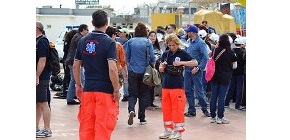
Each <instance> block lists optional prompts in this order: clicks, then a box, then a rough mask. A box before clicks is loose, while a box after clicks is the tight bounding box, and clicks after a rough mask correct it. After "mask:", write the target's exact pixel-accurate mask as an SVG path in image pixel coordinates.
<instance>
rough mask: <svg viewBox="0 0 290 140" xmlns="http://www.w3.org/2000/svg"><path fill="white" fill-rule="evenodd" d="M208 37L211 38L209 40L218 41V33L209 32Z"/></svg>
mask: <svg viewBox="0 0 290 140" xmlns="http://www.w3.org/2000/svg"><path fill="white" fill-rule="evenodd" d="M209 39H210V40H211V41H214V42H215V41H218V40H219V35H217V34H215V33H211V34H210V35H209Z"/></svg>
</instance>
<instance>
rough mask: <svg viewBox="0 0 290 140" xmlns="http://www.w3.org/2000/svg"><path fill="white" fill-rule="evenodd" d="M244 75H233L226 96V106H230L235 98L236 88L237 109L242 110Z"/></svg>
mask: <svg viewBox="0 0 290 140" xmlns="http://www.w3.org/2000/svg"><path fill="white" fill-rule="evenodd" d="M243 82H244V75H233V77H232V79H231V83H230V87H229V91H228V94H227V96H226V100H225V105H226V106H229V104H230V100H231V97H232V96H233V93H234V90H235V88H236V91H237V92H236V103H235V108H236V109H238V108H240V105H241V101H242V91H243Z"/></svg>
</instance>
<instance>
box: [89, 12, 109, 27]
mask: <svg viewBox="0 0 290 140" xmlns="http://www.w3.org/2000/svg"><path fill="white" fill-rule="evenodd" d="M92 18H93V21H92V24H93V26H95V27H97V28H100V27H103V26H105V25H106V24H107V23H108V14H107V13H106V12H105V11H104V10H97V11H95V12H94V13H93V14H92Z"/></svg>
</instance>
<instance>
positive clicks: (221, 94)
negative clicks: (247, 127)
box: [209, 81, 229, 118]
mask: <svg viewBox="0 0 290 140" xmlns="http://www.w3.org/2000/svg"><path fill="white" fill-rule="evenodd" d="M228 88H229V85H223V84H217V83H216V82H214V81H211V89H212V92H211V96H210V103H209V105H210V116H211V117H212V118H214V117H216V107H217V105H218V111H217V115H218V117H219V118H223V117H224V112H225V107H224V106H225V98H226V95H227V91H228Z"/></svg>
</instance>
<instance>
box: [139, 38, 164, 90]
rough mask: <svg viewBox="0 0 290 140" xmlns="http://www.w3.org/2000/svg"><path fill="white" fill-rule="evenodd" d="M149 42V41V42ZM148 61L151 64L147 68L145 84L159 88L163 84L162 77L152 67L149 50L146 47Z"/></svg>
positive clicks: (144, 77)
mask: <svg viewBox="0 0 290 140" xmlns="http://www.w3.org/2000/svg"><path fill="white" fill-rule="evenodd" d="M148 41H149V40H148ZM146 51H147V53H146V55H147V57H146V59H147V61H148V62H149V65H148V66H147V67H146V71H145V73H144V75H143V83H144V84H145V85H148V86H157V85H160V84H161V76H160V74H159V72H158V71H157V70H156V69H155V68H154V67H153V66H152V64H151V62H150V60H149V48H148V46H146Z"/></svg>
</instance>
